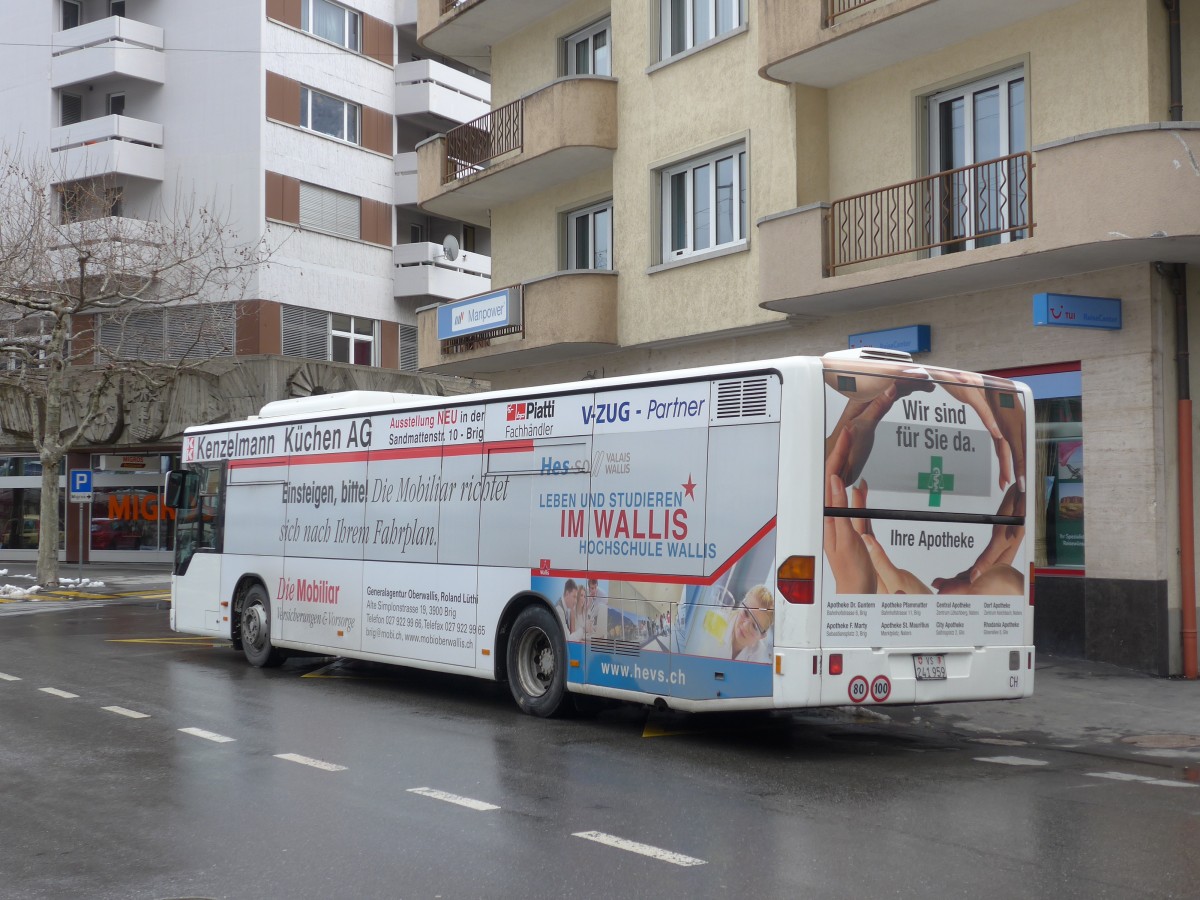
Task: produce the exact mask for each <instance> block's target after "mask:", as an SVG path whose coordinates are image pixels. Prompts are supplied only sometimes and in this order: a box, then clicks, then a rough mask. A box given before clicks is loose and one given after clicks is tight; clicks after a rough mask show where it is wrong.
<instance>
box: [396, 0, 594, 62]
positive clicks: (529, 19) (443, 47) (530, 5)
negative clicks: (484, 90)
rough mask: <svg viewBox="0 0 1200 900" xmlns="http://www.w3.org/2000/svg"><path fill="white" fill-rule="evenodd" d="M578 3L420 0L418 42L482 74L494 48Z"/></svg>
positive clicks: (567, 0) (569, 0)
mask: <svg viewBox="0 0 1200 900" xmlns="http://www.w3.org/2000/svg"><path fill="white" fill-rule="evenodd" d="M573 2H574V0H417V3H418V5H417V40H418V41H419V42H420V43H421V45H422V46H424V47H428V48H429V49H430V50H432V51H434V52H435V53H440V54H441V55H442V56H448V57H450V58H451V59H457V60H460V61H462V62H464V63H467V64H469V65H471V66H473V67H474V68H476V69H479V70H480V71H482V72H491V70H492V47H493V46H495V45H496V44H499V43H500V42H501V41H504V40H507V39H508V38H510V37H512V36H513V35H514V34H517V33H518V32H520V31H523V30H524V29H526V28H528V27H529V26H530V25H532V24H533V23H534V22H537V21H539V20H540V19H544V18H545V17H546V16H548V15H550V14H551V13H554V12H557V11H558V10H560V9H564V8H566V7H567V6H570V5H571V3H573Z"/></svg>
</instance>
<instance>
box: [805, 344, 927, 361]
mask: <svg viewBox="0 0 1200 900" xmlns="http://www.w3.org/2000/svg"><path fill="white" fill-rule="evenodd" d="M824 358H825V359H880V360H883V361H884V362H898V363H910V362H912V361H913V358H912V354H911V353H907V352H905V351H904V350H884V349H883V348H882V347H855V348H854V349H853V350H834V351H832V352H830V353H826V354H825V357H824Z"/></svg>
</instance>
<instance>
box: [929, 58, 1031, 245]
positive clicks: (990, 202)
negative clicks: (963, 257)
mask: <svg viewBox="0 0 1200 900" xmlns="http://www.w3.org/2000/svg"><path fill="white" fill-rule="evenodd" d="M927 106H928V116H929V170H930V172H931V173H937V172H946V173H947V174H946V175H945V176H944V177H943V178H941V179H938V181H937V182H935V187H934V192H935V193H936V194H937V195H938V199H937V200H935V208H939V209H941V211H942V212H941V214H940V216H939V217H938V220H937V221H936V222H935V223H934V227H935V229H936V230H937V241H938V242H947V243H945V246H943V247H942V249H941V252H943V253H952V252H956V251H959V250H971V249H974V248H976V247H986V246H990V245H993V244H999V243H1002V242H1003V243H1007V242H1008V241H1011V240H1019V239H1021V238H1023V237H1025V236H1026V234H1027V232H1026V231H1025V229H1023V228H1021V226H1023V225H1027V224H1028V222H1029V172H1028V171H1027V169H1026V162H1025V159H1024V158H1023V157H1019V158H1016V159H1004V158H1005V157H1008V156H1009V155H1010V154H1014V153H1021V152H1023V151H1024V150H1025V149H1027V145H1026V137H1025V78H1024V73H1023V71H1022V70H1021V69H1014V70H1012V71H1009V72H1006V73H1004V74H1003V75H998V76H994V77H992V78H988V79H984V80H982V81H976V82H972V83H971V84H968V85H964V86H961V87H957V88H955V89H953V90H950V91H943V92H942V93H940V94H935V95H934V96H932V97H930V98H929V100H928V103H927ZM989 161H994V162H991V163H990V164H989ZM968 167H970V168H968ZM964 169H965V171H963V170H964Z"/></svg>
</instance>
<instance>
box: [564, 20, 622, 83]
mask: <svg viewBox="0 0 1200 900" xmlns="http://www.w3.org/2000/svg"><path fill="white" fill-rule="evenodd" d="M565 44H566V65H565V67H564V69H563V71H564V72H565V73H566V74H567V75H611V74H612V58H611V56H610V53H609V49H610V47H611V46H612V20H611V19H604V20H603V21H601V22H597V23H596V24H595V25H592V26H591V27H589V28H585V29H583V31H579V32H576V33H575V34H573V35H571V36H570V37H569V38H567V39H566V41H565Z"/></svg>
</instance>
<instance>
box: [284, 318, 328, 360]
mask: <svg viewBox="0 0 1200 900" xmlns="http://www.w3.org/2000/svg"><path fill="white" fill-rule="evenodd" d="M279 318H280V325H281V328H282V331H283V355H284V356H298V357H301V358H303V359H328V358H329V314H328V313H326V312H322V311H321V310H318V309H308V308H307V307H303V306H286V305H285V306H284V307H283V308H282V309H281V310H280V314H279Z"/></svg>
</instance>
